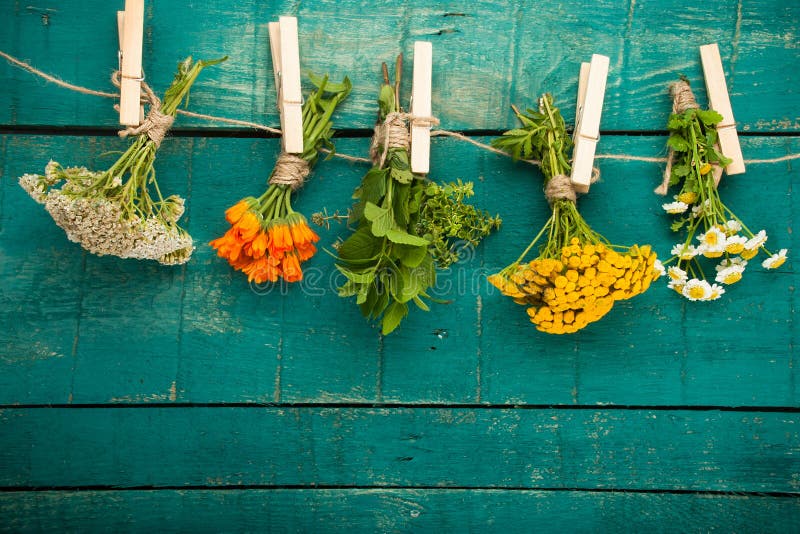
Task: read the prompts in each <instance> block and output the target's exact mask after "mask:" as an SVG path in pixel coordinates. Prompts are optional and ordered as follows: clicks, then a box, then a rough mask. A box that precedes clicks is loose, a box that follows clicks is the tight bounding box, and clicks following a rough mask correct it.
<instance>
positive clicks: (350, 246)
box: [339, 226, 379, 261]
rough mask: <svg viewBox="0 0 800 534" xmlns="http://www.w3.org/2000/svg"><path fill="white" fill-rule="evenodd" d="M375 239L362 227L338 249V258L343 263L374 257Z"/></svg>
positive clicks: (367, 229)
mask: <svg viewBox="0 0 800 534" xmlns="http://www.w3.org/2000/svg"><path fill="white" fill-rule="evenodd" d="M376 245H378V246H379V244H377V243H376V242H375V238H374V237H373V236H372V233H371V232H370V230H369V228H367V227H366V226H365V227H362V228H359V229H358V230H357V231H356V232H354V233H353V234H351V235H350V237H348V238H347V239H346V240H345V242H344V243H342V245H341V246H340V247H339V258H341V259H342V260H344V261H357V260H366V259H369V258H372V257H373V256H375V248H376Z"/></svg>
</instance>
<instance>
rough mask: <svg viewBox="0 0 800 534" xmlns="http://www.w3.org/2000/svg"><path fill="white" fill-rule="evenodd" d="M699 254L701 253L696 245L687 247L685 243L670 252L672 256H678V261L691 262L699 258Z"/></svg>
mask: <svg viewBox="0 0 800 534" xmlns="http://www.w3.org/2000/svg"><path fill="white" fill-rule="evenodd" d="M698 253H699V251H698V250H697V247H695V246H694V245H686V244H684V243H678V244H676V245H675V246H673V247H672V250H671V251H670V254H672V255H673V256H678V259H680V260H691V259H692V258H694V257H695V256H697V254H698Z"/></svg>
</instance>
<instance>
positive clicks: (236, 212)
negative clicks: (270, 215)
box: [225, 199, 250, 224]
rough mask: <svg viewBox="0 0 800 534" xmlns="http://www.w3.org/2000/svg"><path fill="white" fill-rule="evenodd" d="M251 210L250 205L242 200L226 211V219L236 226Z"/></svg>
mask: <svg viewBox="0 0 800 534" xmlns="http://www.w3.org/2000/svg"><path fill="white" fill-rule="evenodd" d="M249 209H250V204H249V203H248V202H247V201H246V200H244V199H242V200H240V201H239V202H237V203H236V204H234V205H233V206H231V207H230V208H228V209H227V210H225V219H226V220H227V221H228V222H229V223H231V224H236V223H237V222H239V219H241V218H242V215H244V214H245V212H246V211H247V210H249Z"/></svg>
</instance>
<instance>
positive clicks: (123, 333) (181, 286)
mask: <svg viewBox="0 0 800 534" xmlns="http://www.w3.org/2000/svg"><path fill="white" fill-rule="evenodd" d="M3 142H4V145H3V146H4V150H5V153H4V160H3V171H2V172H3V173H4V174H3V176H4V177H6V178H8V179H5V180H3V181H2V183H1V184H0V210H1V211H0V254H2V257H3V261H2V263H0V269H3V271H2V274H3V277H2V280H3V282H2V284H0V297H1V298H0V325H2V328H0V352H2V355H3V358H2V359H0V404H15V403H44V404H50V403H67V402H74V403H105V402H131V401H134V402H147V401H165V402H169V401H179V402H180V401H184V402H185V401H189V402H267V401H276V400H277V401H283V402H381V401H386V402H410V403H451V402H458V403H475V402H484V403H485V402H489V403H521V404H528V403H532V404H554V403H555V404H562V403H563V404H573V403H580V404H594V403H615V404H632V405H697V404H699V405H721V406H729V405H733V406H742V405H745V406H746V405H751V406H764V405H767V406H770V405H772V406H796V405H797V402H798V399H797V391H796V386H795V384H796V383H797V376H796V375H797V366H796V365H794V363H793V362H794V348H793V347H794V344H795V342H794V339H795V332H796V325H795V324H794V321H793V315H792V310H793V306H794V304H793V302H794V289H793V288H794V287H795V285H796V275H795V273H794V272H793V270H792V267H791V260H790V263H789V264H788V266H787V267H784V268H782V269H781V270H780V271H779V272H772V273H764V272H759V270H760V267H756V268H755V269H754V270H753V272H748V273H747V276H746V277H745V280H744V281H743V282H741V283H740V284H738V285H737V286H733V287H731V288H730V294H729V295H726V297H725V298H724V299H723V300H722V301H718V302H715V303H713V304H712V305H703V304H690V303H688V302H684V301H683V300H682V299H680V298H678V297H677V296H675V295H673V294H672V293H671V292H670V291H669V290H667V289H666V287H663V285H659V286H657V287H655V288H654V289H652V290H651V291H650V292H649V293H647V294H646V295H643V296H641V297H638V298H636V299H634V300H632V301H630V302H624V303H619V304H618V305H617V307H616V308H615V309H614V311H612V313H611V314H609V315H608V316H607V317H606V318H604V320H603V321H602V322H600V323H597V324H595V325H593V326H591V327H590V328H588V329H586V330H585V331H583V332H581V333H579V334H577V335H574V336H565V337H559V336H547V335H544V334H540V333H538V332H536V331H535V330H534V329H533V328H532V327H531V326H530V325H529V324H528V323H527V318H526V315H525V314H524V312H523V310H522V309H521V308H519V307H518V306H516V305H515V304H513V303H511V302H510V301H508V300H507V299H504V298H501V297H500V296H499V295H498V294H497V292H496V291H494V290H493V288H492V287H491V286H489V284H488V283H486V281H485V275H486V274H487V273H490V272H494V271H496V270H498V269H499V268H501V267H503V266H504V265H505V264H506V263H507V262H510V261H512V260H513V259H514V258H515V257H516V255H517V253H518V252H519V251H521V249H522V248H524V246H525V245H526V244H527V242H528V240H529V239H530V238H531V237H532V235H533V234H534V232H535V231H536V230H537V229H538V226H539V225H541V224H543V222H544V220H545V218H546V217H547V207H546V203H545V202H544V201H543V200H542V198H541V192H540V183H541V182H540V180H541V178H540V176H539V175H538V173H537V171H534V170H533V169H532V168H531V167H529V166H527V165H524V164H514V163H512V162H510V161H508V160H506V159H504V158H500V157H498V156H495V155H492V154H488V153H484V152H481V151H479V150H478V149H476V148H473V147H472V146H471V145H467V144H464V143H460V142H458V141H453V140H442V139H435V140H434V144H433V151H432V172H431V176H432V177H434V178H436V179H442V180H444V179H448V180H453V179H456V178H462V179H465V180H475V190H476V195H475V197H473V200H474V201H475V202H476V204H479V205H482V206H484V207H485V208H486V209H488V210H489V211H490V212H492V213H500V214H501V215H502V217H503V218H504V227H503V229H502V230H501V231H500V232H499V233H497V234H496V235H494V236H492V237H490V238H489V239H487V240H486V242H485V243H484V244H483V245H482V246H481V247H479V248H478V249H477V250H475V251H470V252H469V254H471V256H469V257H468V258H467V259H466V261H465V262H464V263H463V264H462V266H461V267H460V268H456V269H453V270H452V271H451V272H449V273H443V274H442V275H441V276H440V283H441V284H442V285H443V287H447V288H449V289H448V290H447V291H446V292H445V291H441V292H440V295H439V296H441V297H443V298H451V299H453V302H452V303H451V304H446V305H434V307H433V309H432V311H431V312H430V313H423V312H419V313H416V314H413V315H412V316H411V317H409V318H408V319H407V322H406V323H405V324H404V326H402V327H401V328H400V330H398V331H397V332H396V333H395V334H393V335H392V336H389V337H388V338H386V339H383V340H381V339H380V337H379V335H378V332H377V330H376V329H375V328H374V327H372V326H370V325H369V324H367V323H366V322H365V321H364V320H363V319H362V318H361V316H360V314H359V313H358V310H357V309H356V307H355V305H354V303H353V302H351V301H349V300H345V299H340V298H338V297H337V296H336V295H335V287H336V286H337V285H338V282H337V276H336V274H335V270H334V268H333V260H332V258H331V257H330V256H329V255H328V254H325V253H322V252H321V253H319V254H318V255H317V256H316V257H315V258H313V259H312V260H311V261H310V262H309V263H308V269H309V270H308V271H307V272H308V279H307V281H306V282H305V283H304V284H303V285H298V286H293V287H290V288H284V289H285V291H284V290H282V289H281V288H280V287H275V288H271V289H270V288H253V287H250V286H249V285H248V284H247V283H246V280H245V278H244V277H243V276H242V275H241V274H240V273H233V272H231V270H230V268H229V267H228V266H227V265H226V264H225V262H223V261H222V260H220V259H218V258H216V256H215V255H214V253H213V251H212V250H211V249H210V248H209V247H208V246H207V243H208V241H209V240H211V239H213V238H214V237H216V236H218V235H220V234H221V233H222V232H223V231H224V230H225V228H226V226H227V223H225V221H224V218H223V210H224V209H225V208H226V207H227V206H229V205H230V204H232V203H234V202H235V201H236V200H238V199H239V198H240V197H241V196H243V195H246V194H253V193H257V192H259V191H260V190H261V188H263V187H264V182H265V180H266V176H267V175H268V173H269V171H270V169H271V167H272V165H273V163H274V158H275V154H276V152H277V150H278V142H277V140H263V139H261V140H259V139H171V140H169V141H168V142H167V143H165V144H164V146H163V148H162V154H161V156H160V159H159V161H158V163H157V164H158V169H159V177H160V179H161V180H162V185H163V189H162V190H164V191H170V192H176V193H179V194H182V195H184V196H187V197H188V198H189V202H188V211H187V221H188V228H189V230H190V231H191V233H192V235H193V236H194V238H195V240H196V244H197V251H196V252H195V258H194V259H193V260H192V261H191V262H190V263H189V264H188V265H187V266H186V267H185V268H174V269H173V268H163V267H156V266H154V265H149V264H144V263H137V262H135V261H133V260H119V259H115V258H97V257H94V256H91V255H87V256H85V257H84V254H83V253H82V251H81V249H80V248H79V247H78V246H77V245H75V244H72V243H69V242H68V241H67V240H66V238H65V237H64V235H63V232H62V231H61V230H60V229H58V228H57V227H56V226H55V225H54V224H53V223H52V221H51V220H50V218H49V216H48V215H47V214H46V213H45V212H44V210H42V209H41V207H39V206H38V205H36V204H35V203H34V202H33V201H32V200H30V199H29V198H28V197H27V196H26V195H25V193H24V192H23V191H22V189H21V188H19V187H18V186H17V185H16V177H17V176H19V175H20V174H22V173H24V172H29V171H36V170H39V169H41V168H42V167H43V166H44V164H45V163H46V162H47V160H48V159H49V158H50V157H53V158H55V159H56V160H59V161H62V162H64V163H65V164H67V163H71V164H79V163H85V162H89V163H90V164H92V165H95V164H96V165H101V164H107V163H108V158H98V157H97V156H98V155H99V154H101V153H103V152H106V151H108V150H111V149H116V148H119V147H120V146H123V145H122V143H121V142H120V141H117V140H114V139H112V138H104V139H103V138H101V139H94V138H88V139H83V138H71V137H29V136H12V137H6V138H4V141H3ZM662 142H663V140H662V139H660V138H651V137H613V136H608V137H606V138H604V140H603V142H602V144H601V147H602V150H601V151H602V152H616V153H619V152H622V151H626V152H630V153H633V154H639V155H653V154H656V153H658V151H659V150H661V149H662V146H663V144H662ZM366 145H367V140H366V139H355V140H342V141H341V142H340V143H339V148H340V150H342V151H344V152H348V153H354V154H359V153H363V152H364V151H365V150H366ZM744 148H745V156H746V157H748V158H752V157H774V156H779V155H782V154H784V153H787V152H791V151H797V150H800V140H798V139H796V138H770V139H766V138H753V137H747V138H745V139H744ZM453 162H458V163H457V167H456V169H455V170H454V168H453ZM601 168H602V170H603V179H602V181H601V182H600V183H598V184H596V185H595V186H594V187H593V191H592V193H591V194H590V195H588V196H587V197H585V198H583V199H582V200H581V201H580V203H581V207H582V209H583V213H584V214H585V216H586V218H587V220H589V222H590V223H591V224H593V225H595V226H596V227H597V228H598V229H600V230H602V231H603V232H604V233H605V234H606V235H607V236H608V237H609V238H611V239H612V240H613V241H615V242H618V243H633V242H639V243H641V242H644V241H650V242H651V243H653V244H654V245H655V247H656V249H657V250H658V251H660V252H661V253H662V254H667V253H668V251H669V248H670V244H671V243H672V241H673V239H674V238H673V237H672V235H671V234H670V232H669V230H668V228H667V223H668V218H667V217H666V216H665V215H663V213H662V212H661V208H660V204H661V202H662V199H660V198H659V197H656V196H655V195H653V194H652V193H651V190H652V187H653V185H654V183H655V182H657V181H658V174H659V171H660V169H659V166H658V165H655V164H652V163H637V162H619V161H617V162H612V161H610V160H602V161H601ZM363 172H364V168H363V166H361V165H356V164H351V163H347V162H343V161H340V160H331V161H326V162H321V163H320V164H319V167H318V168H317V171H316V173H315V174H314V175H313V177H312V179H311V180H310V181H309V183H308V184H307V185H306V186H305V188H304V189H303V191H302V192H301V194H300V195H299V196H298V200H297V202H296V203H295V206H296V208H297V209H300V210H301V211H302V212H304V213H306V215H310V214H311V213H313V212H315V211H318V210H321V209H322V208H323V207H327V208H328V210H329V211H330V212H331V213H332V212H333V211H335V210H339V211H340V212H344V211H345V210H346V209H347V208H348V206H349V205H350V199H349V196H350V192H351V190H352V188H353V187H354V186H355V185H356V184H357V183H358V181H359V180H360V177H361V174H362V173H363ZM795 176H796V171H795V170H793V167H792V165H791V164H789V163H782V164H775V165H752V166H751V167H750V168H749V170H748V173H747V174H746V175H743V176H742V177H734V178H728V179H725V180H724V181H723V186H722V187H723V192H724V196H725V198H726V202H728V204H729V205H730V206H731V207H732V208H733V209H734V210H736V211H737V212H738V213H739V215H740V216H741V217H742V218H743V219H744V220H745V221H746V222H747V223H748V224H751V225H752V227H753V229H754V230H757V229H759V228H766V229H767V231H768V232H769V234H770V235H771V238H770V242H769V244H770V245H774V246H775V247H776V248H780V247H788V248H791V249H792V250H796V249H797V248H798V247H797V245H798V243H797V242H796V239H795V237H794V234H791V235H790V233H791V231H792V227H793V220H792V217H791V214H792V213H794V208H793V206H794V203H795V202H796V200H795V197H794V195H793V194H792V182H793V179H794V177H795ZM754 191H757V195H758V202H752V201H751V199H752V198H753V195H754ZM345 232H346V230H345V229H344V227H343V226H341V225H337V224H335V223H334V224H333V225H332V226H331V228H330V229H324V228H323V229H321V230H320V234H321V236H322V241H321V244H322V245H323V246H325V247H328V248H330V244H331V243H332V242H333V241H334V240H335V239H336V237H337V236H340V235H345ZM84 264H85V268H84ZM84 270H85V272H84ZM282 291H283V292H285V293H286V294H285V295H283V294H281V293H282ZM753 331H758V332H761V334H762V336H760V337H759V336H753V335H752V332H753ZM765 339H766V340H768V342H765V341H764V340H765Z"/></svg>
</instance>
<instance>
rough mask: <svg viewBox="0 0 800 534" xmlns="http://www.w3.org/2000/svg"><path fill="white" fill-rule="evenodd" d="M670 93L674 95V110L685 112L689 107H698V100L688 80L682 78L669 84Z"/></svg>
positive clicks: (675, 111)
mask: <svg viewBox="0 0 800 534" xmlns="http://www.w3.org/2000/svg"><path fill="white" fill-rule="evenodd" d="M669 94H670V96H671V97H672V111H673V112H674V113H683V112H684V111H686V110H687V109H698V108H699V107H700V106H698V105H697V100H696V99H695V97H694V93H693V92H692V88H691V87H690V86H689V82H687V81H686V80H680V81H677V82H675V83H673V84H672V85H670V86H669Z"/></svg>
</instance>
